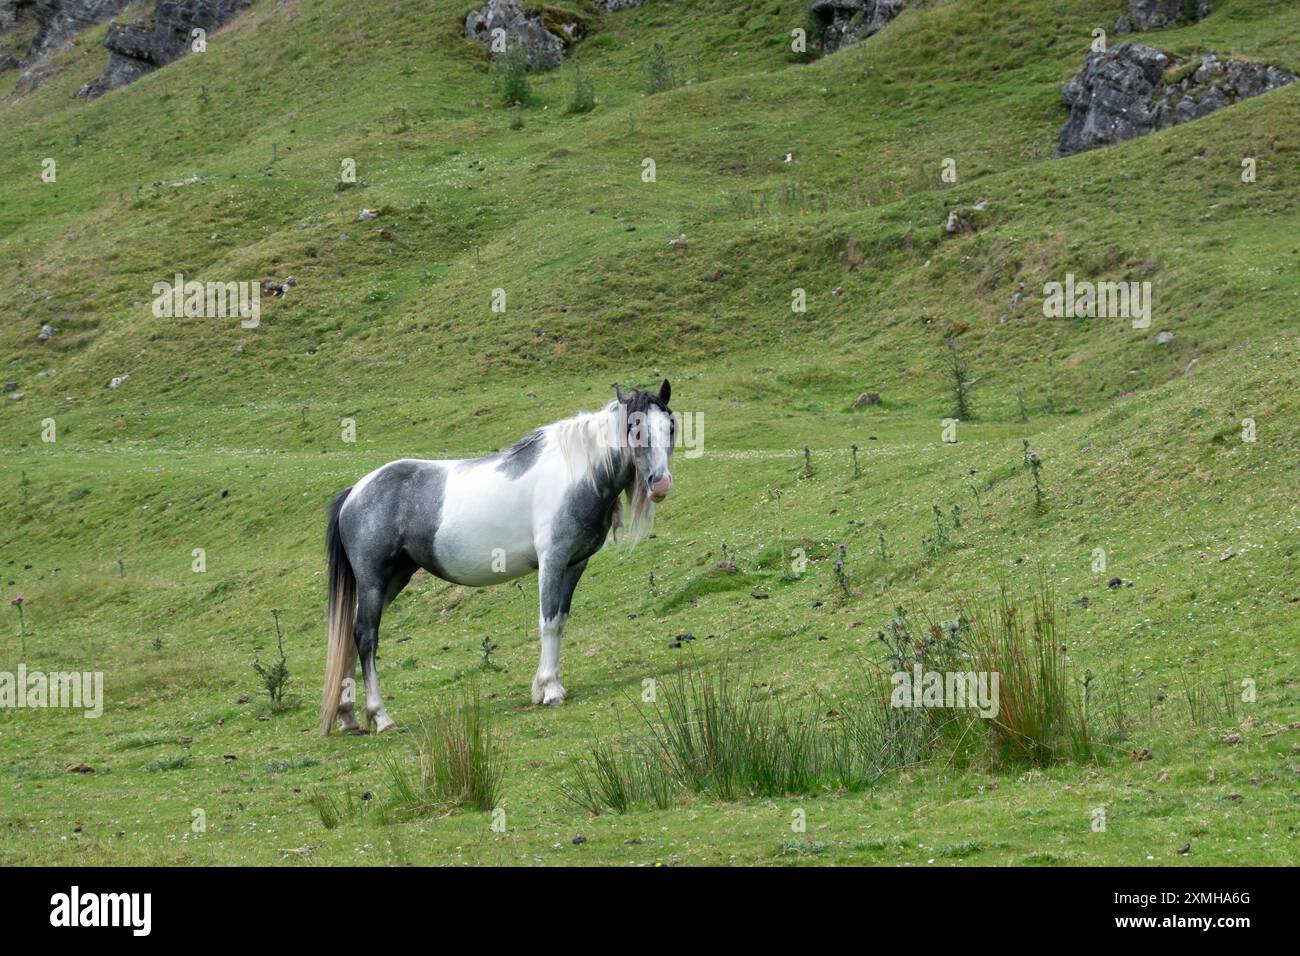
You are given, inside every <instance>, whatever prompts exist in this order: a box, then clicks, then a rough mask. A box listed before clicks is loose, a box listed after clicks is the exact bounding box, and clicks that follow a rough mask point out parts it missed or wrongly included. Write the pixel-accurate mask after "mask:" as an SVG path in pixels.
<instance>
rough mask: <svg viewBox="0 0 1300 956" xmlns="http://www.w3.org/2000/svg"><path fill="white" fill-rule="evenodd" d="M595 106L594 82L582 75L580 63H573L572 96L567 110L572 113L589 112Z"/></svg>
mask: <svg viewBox="0 0 1300 956" xmlns="http://www.w3.org/2000/svg"><path fill="white" fill-rule="evenodd" d="M595 108H596V84H595V83H593V82H592V81H591V80H590V79H589V78H588V77H586V76H585V75H583V72H582V64H581V63H575V64H574V65H573V98H572V99H571V100H569V108H568V110H567V112H569V113H572V114H579V113H590V112H591V111H592V110H594V109H595Z"/></svg>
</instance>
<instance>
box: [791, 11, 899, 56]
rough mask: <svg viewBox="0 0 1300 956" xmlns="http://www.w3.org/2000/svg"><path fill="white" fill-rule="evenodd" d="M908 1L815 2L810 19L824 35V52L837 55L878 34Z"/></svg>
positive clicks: (822, 41) (822, 44)
mask: <svg viewBox="0 0 1300 956" xmlns="http://www.w3.org/2000/svg"><path fill="white" fill-rule="evenodd" d="M906 6H907V0H812V5H811V6H810V7H809V8H808V14H809V17H810V18H811V19H812V20H813V22H814V23H816V24H817V28H818V30H819V31H820V32H821V50H822V52H823V53H834V52H835V51H836V50H838V49H840V48H841V47H846V46H852V45H853V44H854V43H857V42H858V41H859V40H865V39H866V38H867V37H869V36H871V35H872V34H875V33H879V32H880V31H881V30H882V29H884V27H885V25H886V24H888V23H889V21H890V20H892V19H894V17H896V16H898V15H899V14H900V13H902V12H903V8H904V7H906Z"/></svg>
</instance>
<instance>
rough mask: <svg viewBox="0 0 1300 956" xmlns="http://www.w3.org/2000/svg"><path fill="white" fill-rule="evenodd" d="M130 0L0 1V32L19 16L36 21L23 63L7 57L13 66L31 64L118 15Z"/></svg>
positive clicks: (11, 24)
mask: <svg viewBox="0 0 1300 956" xmlns="http://www.w3.org/2000/svg"><path fill="white" fill-rule="evenodd" d="M130 2H131V0H0V30H7V29H9V28H10V27H12V26H14V25H16V24H17V23H18V20H19V18H20V17H24V18H25V17H31V18H33V19H34V20H35V21H36V32H35V35H34V36H33V37H32V41H31V44H30V45H29V46H28V48H27V56H26V58H25V59H24V60H14V58H12V57H9V58H7V59H8V60H9V62H10V63H11V64H12V65H18V66H23V65H30V64H34V63H35V62H36V61H38V60H40V59H41V58H42V57H44V56H45V54H47V53H49V52H50V51H51V50H53V49H54V48H55V47H56V46H58V45H59V44H61V43H63V42H64V41H66V40H70V39H71V38H72V37H73V36H75V35H76V34H77V33H79V32H80V31H82V30H84V29H86V28H87V27H93V26H95V25H96V24H98V23H103V22H104V21H105V20H107V19H108V18H109V17H111V16H114V15H115V14H118V13H121V12H122V11H123V10H125V9H126V7H127V5H128V4H129V3H130Z"/></svg>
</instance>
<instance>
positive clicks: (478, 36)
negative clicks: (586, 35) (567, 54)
mask: <svg viewBox="0 0 1300 956" xmlns="http://www.w3.org/2000/svg"><path fill="white" fill-rule="evenodd" d="M632 5H633V6H634V5H635V4H632ZM610 9H623V8H622V7H617V8H615V7H611V8H610ZM498 30H499V31H501V32H500V33H497V32H496V31H498ZM582 34H583V27H582V23H581V21H579V20H578V19H576V18H573V19H565V18H563V17H562V16H561V15H553V16H551V17H550V19H549V21H548V20H544V19H543V15H542V14H541V13H537V12H533V10H532V9H531V8H529V9H525V7H524V5H523V4H522V3H521V2H520V0H488V2H487V3H485V4H483V6H481V7H478V8H477V9H475V10H471V11H470V13H469V16H467V17H466V18H465V37H466V38H467V39H470V40H474V41H476V42H478V43H482V44H483V45H484V46H485V47H487V48H488V56H489V57H494V56H497V55H498V54H500V53H504V52H505V51H506V50H507V49H513V48H515V47H520V48H522V49H523V51H524V53H525V55H527V57H528V66H529V69H534V70H536V69H543V70H545V69H550V68H551V67H554V66H559V65H560V61H561V60H563V59H564V51H565V50H566V49H567V48H568V47H569V45H570V44H571V43H573V42H574V41H575V40H579V39H581V38H582Z"/></svg>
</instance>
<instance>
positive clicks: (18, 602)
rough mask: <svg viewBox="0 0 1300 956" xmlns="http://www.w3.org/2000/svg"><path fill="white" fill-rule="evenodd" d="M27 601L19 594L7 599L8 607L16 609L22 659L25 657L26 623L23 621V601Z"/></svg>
mask: <svg viewBox="0 0 1300 956" xmlns="http://www.w3.org/2000/svg"><path fill="white" fill-rule="evenodd" d="M25 600H27V599H26V598H25V597H23V596H22V595H21V594H15V595H14V596H13V597H11V598H10V599H9V606H10V607H14V608H17V609H18V642H19V646H20V647H21V648H22V655H23V657H26V656H27V622H26V621H24V620H23V601H25Z"/></svg>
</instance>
